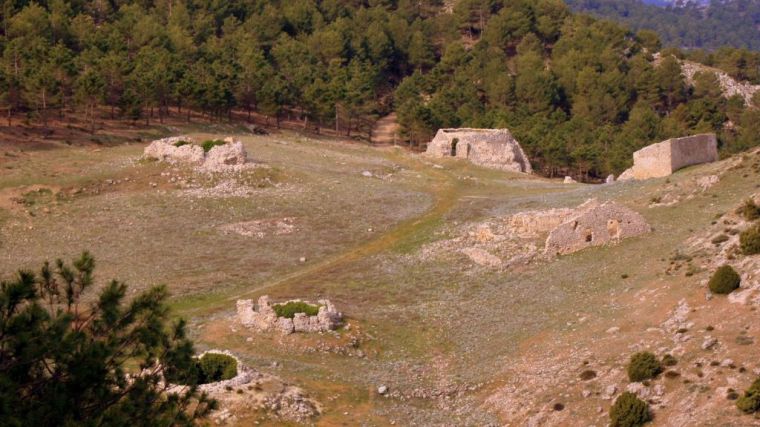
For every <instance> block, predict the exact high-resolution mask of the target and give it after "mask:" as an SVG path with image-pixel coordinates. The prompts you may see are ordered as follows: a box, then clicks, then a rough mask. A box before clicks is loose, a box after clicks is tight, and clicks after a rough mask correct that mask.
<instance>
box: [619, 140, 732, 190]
mask: <svg viewBox="0 0 760 427" xmlns="http://www.w3.org/2000/svg"><path fill="white" fill-rule="evenodd" d="M715 161H718V141H717V139H716V137H715V134H712V133H706V134H701V135H694V136H687V137H683V138H673V139H669V140H667V141H663V142H659V143H657V144H652V145H649V146H647V147H644V148H642V149H641V150H639V151H637V152H635V153H633V167H631V168H630V169H628V170H626V171H625V172H623V173H622V174H621V175H620V177H619V178H618V180H623V181H624V180H630V179H648V178H659V177H663V176H668V175H670V174H672V173H673V172H675V171H677V170H678V169H681V168H684V167H686V166H691V165H698V164H701V163H710V162H715Z"/></svg>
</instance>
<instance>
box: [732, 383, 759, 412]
mask: <svg viewBox="0 0 760 427" xmlns="http://www.w3.org/2000/svg"><path fill="white" fill-rule="evenodd" d="M736 407H737V408H739V409H740V410H741V411H742V412H746V413H748V414H752V413H754V412H760V378H758V379H756V380H755V382H753V383H752V385H751V386H750V387H749V388H748V389H747V391H745V392H744V396H742V397H740V398H739V399H738V400H737V401H736Z"/></svg>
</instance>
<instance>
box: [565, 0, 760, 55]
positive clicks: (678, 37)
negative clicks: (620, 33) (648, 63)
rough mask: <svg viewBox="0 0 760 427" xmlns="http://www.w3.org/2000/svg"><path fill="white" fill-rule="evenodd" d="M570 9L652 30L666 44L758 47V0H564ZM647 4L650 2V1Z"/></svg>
mask: <svg viewBox="0 0 760 427" xmlns="http://www.w3.org/2000/svg"><path fill="white" fill-rule="evenodd" d="M567 3H568V5H570V7H571V8H573V10H577V11H581V12H588V13H591V14H594V15H596V16H601V17H604V18H608V19H612V20H615V21H619V22H622V23H624V24H625V25H628V26H630V27H631V28H633V29H634V30H641V29H650V30H654V31H656V32H657V33H658V34H659V35H660V36H661V37H662V40H663V42H664V43H665V45H666V46H675V47H679V48H687V49H695V48H702V49H711V50H712V49H717V48H720V47H723V46H730V47H734V48H746V49H752V50H759V49H760V31H758V25H759V24H760V1H759V0H709V1H688V2H686V1H681V2H678V4H677V5H674V4H673V3H676V2H671V4H670V5H669V6H667V7H663V6H665V5H660V6H657V5H654V4H646V3H648V2H646V1H642V0H567ZM650 3H651V2H650Z"/></svg>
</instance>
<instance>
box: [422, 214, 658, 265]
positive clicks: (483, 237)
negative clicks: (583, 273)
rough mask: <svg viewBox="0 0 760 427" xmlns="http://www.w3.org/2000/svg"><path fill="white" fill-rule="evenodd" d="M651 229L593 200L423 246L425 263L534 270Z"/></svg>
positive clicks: (505, 220) (475, 226) (507, 219)
mask: <svg viewBox="0 0 760 427" xmlns="http://www.w3.org/2000/svg"><path fill="white" fill-rule="evenodd" d="M650 231H651V227H650V226H649V224H647V222H646V220H645V219H644V218H643V217H642V216H641V215H640V214H638V213H637V212H634V211H633V210H631V209H629V208H627V207H625V206H623V205H621V204H618V203H615V202H604V203H600V202H599V201H597V200H596V199H591V200H588V201H586V202H585V203H583V204H581V205H580V206H578V207H576V208H574V209H571V208H558V209H548V210H536V211H525V212H518V213H516V214H514V215H511V216H508V217H502V218H496V219H493V220H489V221H486V222H483V223H478V224H469V225H466V226H464V230H460V231H457V233H458V234H459V236H458V237H454V238H452V239H446V240H440V241H437V242H433V243H430V244H427V245H425V246H423V248H422V250H421V251H420V253H419V257H420V258H422V259H423V260H424V259H431V258H438V257H441V256H448V255H449V254H455V253H458V254H463V255H465V256H467V257H468V258H469V259H470V260H471V261H472V262H474V263H475V264H478V265H480V266H484V267H490V268H508V267H513V266H517V265H525V264H529V263H530V262H531V261H533V260H534V259H536V258H537V257H539V256H540V254H541V251H540V247H541V246H542V245H543V257H545V258H551V257H553V256H555V255H561V254H569V253H573V252H577V251H580V250H583V249H585V248H588V247H591V246H601V245H608V244H614V243H617V242H619V241H620V240H622V239H625V238H628V237H633V236H637V235H640V234H644V233H648V232H650Z"/></svg>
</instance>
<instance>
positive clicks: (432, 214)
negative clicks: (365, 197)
mask: <svg viewBox="0 0 760 427" xmlns="http://www.w3.org/2000/svg"><path fill="white" fill-rule="evenodd" d="M389 157H390V160H393V161H394V162H396V163H398V164H402V165H404V166H405V167H407V168H409V169H412V170H414V171H415V172H418V173H420V174H422V175H425V176H426V177H427V178H430V179H432V180H433V181H434V182H435V184H434V185H432V186H430V187H429V188H428V190H429V193H430V194H431V195H432V196H433V197H434V201H433V205H432V206H431V207H430V208H429V209H428V210H427V211H425V212H424V213H422V214H421V215H419V216H416V217H413V218H409V219H406V220H404V221H402V222H400V223H399V224H397V225H396V226H395V227H393V228H391V229H390V230H388V231H386V232H385V233H382V234H381V235H379V236H377V237H376V238H374V239H372V240H369V241H367V242H364V243H361V244H359V245H356V246H353V247H351V248H348V249H345V250H344V251H342V252H340V253H337V254H335V255H332V256H329V257H326V258H325V259H323V260H320V261H317V262H315V263H313V264H310V265H307V266H305V267H303V268H301V269H298V270H295V271H293V272H291V273H288V274H285V275H282V276H279V277H278V278H276V279H274V280H271V281H268V282H264V283H261V284H259V285H253V286H251V287H248V288H247V289H246V290H245V291H243V292H237V293H234V294H224V293H219V294H214V295H209V296H208V298H204V299H200V300H196V301H192V302H182V301H181V300H180V301H177V302H175V303H174V304H173V305H174V308H175V310H174V312H175V313H176V314H177V315H182V316H191V315H192V316H199V315H204V314H210V313H213V312H216V311H219V310H224V309H229V308H230V307H231V306H232V305H231V303H234V302H235V301H237V300H238V299H241V298H245V297H250V296H252V295H255V294H257V293H260V292H261V291H263V290H266V289H272V288H275V287H280V286H287V285H290V284H293V283H297V282H302V281H305V280H308V279H309V278H310V277H314V276H318V275H322V274H325V273H327V272H330V271H334V270H336V269H339V268H342V267H344V266H346V265H350V264H352V263H354V262H357V261H360V260H362V259H364V258H367V257H369V256H371V255H374V254H377V253H381V252H384V251H387V250H390V249H393V248H394V247H397V246H399V245H401V244H403V243H404V242H407V241H409V240H411V239H414V238H415V236H417V235H419V234H420V233H421V232H425V231H428V230H429V229H432V228H434V227H436V226H437V225H438V223H439V220H441V219H442V218H443V216H444V215H445V214H446V213H447V212H449V211H450V210H451V208H452V207H453V206H454V204H455V203H456V202H457V200H459V199H460V196H461V191H462V186H461V184H460V183H459V182H458V180H457V179H456V178H455V177H454V176H452V175H451V174H449V173H447V172H446V171H445V170H441V169H433V168H431V167H429V166H428V165H425V164H423V163H422V162H420V161H419V160H417V159H413V158H410V157H408V156H404V155H403V154H399V153H392V154H391V155H390V156H389Z"/></svg>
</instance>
